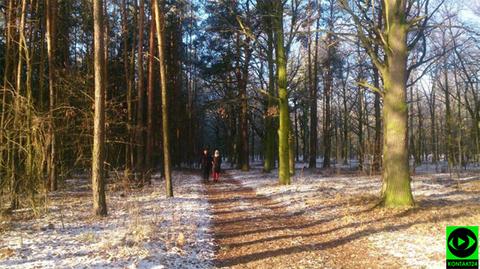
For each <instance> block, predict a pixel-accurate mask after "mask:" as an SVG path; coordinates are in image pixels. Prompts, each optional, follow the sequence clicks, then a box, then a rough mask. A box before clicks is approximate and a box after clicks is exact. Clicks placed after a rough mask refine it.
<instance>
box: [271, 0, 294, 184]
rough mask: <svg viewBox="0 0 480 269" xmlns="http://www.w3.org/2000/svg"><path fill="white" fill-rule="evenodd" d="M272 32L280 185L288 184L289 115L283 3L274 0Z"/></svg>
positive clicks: (279, 0)
mask: <svg viewBox="0 0 480 269" xmlns="http://www.w3.org/2000/svg"><path fill="white" fill-rule="evenodd" d="M274 6H275V14H273V15H274V16H273V20H274V32H275V39H276V40H275V41H276V42H275V43H276V52H277V55H276V58H277V81H278V109H279V110H280V127H279V129H278V157H279V168H278V170H279V172H278V176H279V182H280V184H282V185H289V184H290V183H291V181H290V169H289V168H290V167H289V141H288V137H289V131H290V123H289V122H290V118H289V117H290V115H289V113H288V92H287V62H286V54H285V47H284V39H283V3H282V1H281V0H275V2H274Z"/></svg>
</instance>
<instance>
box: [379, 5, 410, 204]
mask: <svg viewBox="0 0 480 269" xmlns="http://www.w3.org/2000/svg"><path fill="white" fill-rule="evenodd" d="M384 6H385V8H386V11H385V12H384V14H385V16H386V18H385V19H386V20H385V22H386V23H387V25H388V28H387V29H388V31H387V32H386V36H387V42H388V47H387V49H386V50H385V51H386V55H387V62H386V66H387V68H386V69H384V70H383V78H384V79H383V81H384V88H385V93H384V107H383V119H384V123H385V124H384V140H383V143H384V144H383V155H384V169H383V174H382V176H383V178H384V181H385V183H386V185H385V193H384V197H383V202H384V205H385V206H386V207H403V206H412V205H413V204H414V201H413V196H412V191H411V186H410V181H411V179H410V171H409V163H408V144H407V135H408V123H407V122H408V108H407V96H406V93H407V91H406V79H407V76H406V70H407V56H408V50H407V33H408V27H407V25H406V24H407V22H406V1H397V0H384Z"/></svg>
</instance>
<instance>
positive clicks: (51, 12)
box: [46, 0, 57, 191]
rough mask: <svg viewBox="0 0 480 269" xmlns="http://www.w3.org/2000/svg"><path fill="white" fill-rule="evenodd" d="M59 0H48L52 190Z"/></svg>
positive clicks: (53, 184) (52, 180)
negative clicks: (56, 17)
mask: <svg viewBox="0 0 480 269" xmlns="http://www.w3.org/2000/svg"><path fill="white" fill-rule="evenodd" d="M56 2H57V0H47V1H46V3H47V5H46V12H47V16H46V17H47V21H46V23H47V27H46V28H47V31H46V36H47V58H48V92H49V94H48V96H49V112H48V123H49V128H48V133H49V135H48V137H49V144H50V146H49V150H50V152H49V156H48V157H49V158H48V166H47V167H48V188H49V189H50V191H55V190H57V175H56V174H57V172H56V160H55V159H56V158H55V157H56V151H55V145H56V141H55V140H56V138H55V119H54V115H53V113H54V112H53V111H54V107H55V76H56V75H55V70H56V69H55V67H56V66H55V39H56V34H55V28H56V27H55V24H56V20H55V14H56V6H57V3H56Z"/></svg>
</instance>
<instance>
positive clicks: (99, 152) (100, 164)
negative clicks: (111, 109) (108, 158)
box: [92, 0, 107, 216]
mask: <svg viewBox="0 0 480 269" xmlns="http://www.w3.org/2000/svg"><path fill="white" fill-rule="evenodd" d="M93 28H94V30H93V34H94V43H93V44H94V72H95V114H94V125H93V128H94V131H93V152H92V191H93V212H94V214H95V215H97V216H106V215H107V204H106V200H105V182H104V180H105V178H104V154H105V152H104V149H105V84H106V82H105V77H104V76H105V71H104V68H105V54H104V53H105V51H104V32H103V31H104V27H103V1H102V0H94V1H93Z"/></svg>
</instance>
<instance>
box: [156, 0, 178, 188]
mask: <svg viewBox="0 0 480 269" xmlns="http://www.w3.org/2000/svg"><path fill="white" fill-rule="evenodd" d="M152 5H153V10H154V14H155V26H156V28H157V44H158V60H159V62H160V84H161V88H162V128H163V162H164V171H165V188H166V196H167V197H173V186H172V173H171V162H170V141H169V138H170V135H169V129H168V91H167V78H166V72H165V71H166V70H165V59H164V58H165V55H164V53H165V50H164V44H163V32H164V27H165V25H164V22H163V12H162V11H161V9H160V7H159V6H158V0H153V1H152Z"/></svg>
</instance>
